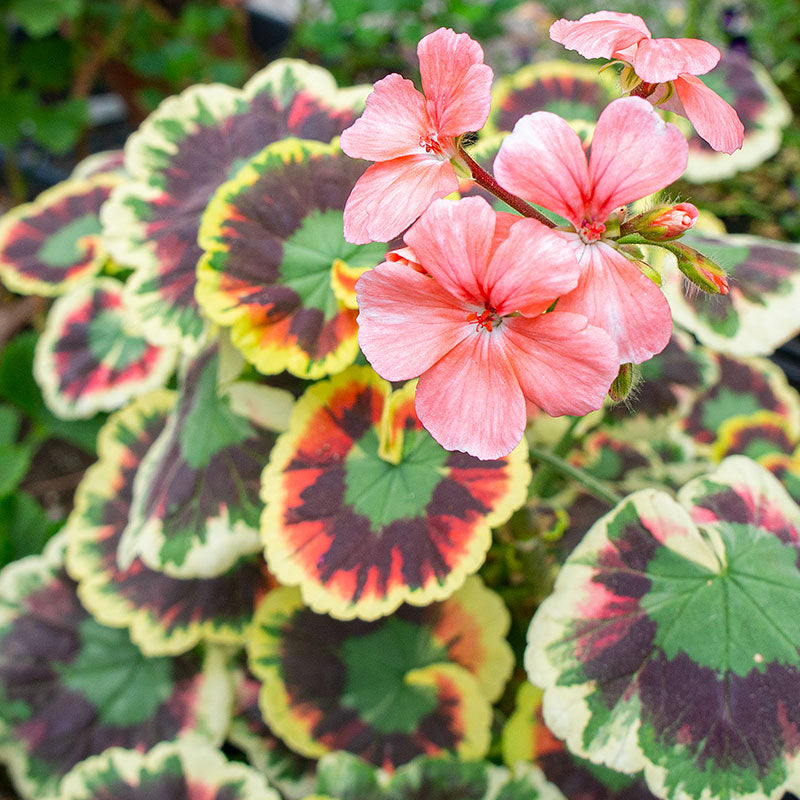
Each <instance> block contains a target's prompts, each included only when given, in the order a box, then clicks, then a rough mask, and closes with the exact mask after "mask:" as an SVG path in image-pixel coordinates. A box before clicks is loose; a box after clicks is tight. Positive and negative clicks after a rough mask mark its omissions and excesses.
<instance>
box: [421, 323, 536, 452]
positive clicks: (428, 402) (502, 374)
mask: <svg viewBox="0 0 800 800" xmlns="http://www.w3.org/2000/svg"><path fill="white" fill-rule="evenodd" d="M498 334H499V331H494V332H492V333H489V332H487V331H481V332H476V331H475V330H474V329H473V330H472V335H471V336H469V337H468V338H466V339H465V340H464V341H463V342H461V343H460V344H459V345H458V346H457V347H455V348H454V349H453V350H451V351H450V352H449V353H448V354H447V355H446V356H444V357H443V358H442V359H440V360H439V361H438V362H437V363H436V364H435V365H434V366H433V367H431V368H430V369H429V370H428V371H427V372H426V373H425V374H424V375H423V376H422V377H421V378H420V379H419V384H418V385H417V393H416V398H415V406H416V410H417V416H418V417H419V418H420V421H421V422H422V424H423V425H424V426H425V427H426V428H427V429H428V431H429V432H430V434H431V436H433V438H434V439H436V441H437V442H439V444H441V445H442V447H445V448H446V449H448V450H463V451H464V452H466V453H469V454H470V455H473V456H476V457H477V458H483V459H493V458H501V457H502V456H505V455H507V454H508V453H510V452H511V451H512V450H513V449H514V448H515V447H516V446H517V445H518V444H519V442H520V440H521V439H522V435H523V433H524V432H525V422H526V414H525V399H524V398H523V396H522V389H520V386H519V383H518V381H517V378H516V375H515V374H514V370H513V368H512V366H511V361H510V359H509V357H508V354H507V352H506V348H505V346H504V344H503V337H502V336H500V335H498Z"/></svg>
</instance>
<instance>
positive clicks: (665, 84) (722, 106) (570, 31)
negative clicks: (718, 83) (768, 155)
mask: <svg viewBox="0 0 800 800" xmlns="http://www.w3.org/2000/svg"><path fill="white" fill-rule="evenodd" d="M550 38H551V39H552V40H553V41H555V42H559V43H561V44H563V45H564V47H567V48H569V49H570V50H577V51H578V52H579V53H580V54H581V55H582V56H584V58H614V59H617V60H619V61H624V62H626V63H627V64H629V65H630V67H631V69H632V70H633V72H634V73H635V75H636V76H638V77H639V78H640V79H641V83H638V82H637V83H638V85H637V86H635V88H634V86H632V85H631V81H630V79H629V76H626V75H625V74H624V73H623V79H622V82H623V86H625V87H627V88H633V89H634V91H635V92H636V93H638V94H640V95H641V96H642V97H646V98H647V99H648V100H649V101H650V102H651V103H653V104H654V105H659V106H662V107H663V108H666V109H667V110H668V111H674V112H675V113H676V114H680V115H681V116H682V117H686V118H687V119H688V120H690V121H691V123H692V125H694V127H695V129H696V130H697V132H698V134H700V136H702V137H703V138H704V139H705V140H706V141H707V142H708V143H709V144H710V145H711V146H712V147H713V148H714V149H715V150H719V151H721V152H723V153H732V152H733V151H734V150H738V149H739V148H740V147H741V146H742V141H743V139H744V127H743V126H742V123H741V120H740V119H739V116H738V115H737V113H736V111H735V110H734V109H733V108H732V107H731V106H730V105H729V104H728V103H726V102H725V101H724V100H723V99H722V98H721V97H720V96H719V95H718V94H717V93H716V92H713V91H712V90H711V89H709V88H708V87H707V86H706V85H705V84H704V83H703V82H702V81H701V80H700V79H699V78H696V77H695V76H696V75H704V74H705V73H706V72H709V71H710V70H712V69H713V68H714V67H715V66H716V65H717V62H718V61H719V59H720V52H719V50H717V48H716V47H714V45H711V44H709V43H708V42H703V41H701V40H700V39H653V38H652V35H651V33H650V31H649V30H648V29H647V25H645V24H644V21H643V20H642V18H641V17H637V16H636V15H635V14H620V13H617V12H616V11H597V12H595V13H593V14H586V15H585V16H583V17H581V18H580V19H579V20H568V19H559V20H557V21H556V22H554V23H553V24H552V25H551V26H550Z"/></svg>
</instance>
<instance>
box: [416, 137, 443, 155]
mask: <svg viewBox="0 0 800 800" xmlns="http://www.w3.org/2000/svg"><path fill="white" fill-rule="evenodd" d="M419 146H420V147H422V148H423V149H424V150H425V152H426V153H433V154H434V155H437V156H442V155H444V146H443V145H442V144H441V142H440V141H439V137H438V135H437V134H435V133H428V134H426V135H425V136H420V137H419Z"/></svg>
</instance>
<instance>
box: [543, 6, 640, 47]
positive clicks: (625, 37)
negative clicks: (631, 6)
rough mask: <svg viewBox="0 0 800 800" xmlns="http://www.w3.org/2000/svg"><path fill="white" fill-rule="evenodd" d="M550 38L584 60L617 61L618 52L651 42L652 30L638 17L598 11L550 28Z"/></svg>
mask: <svg viewBox="0 0 800 800" xmlns="http://www.w3.org/2000/svg"><path fill="white" fill-rule="evenodd" d="M550 38H551V39H552V40H553V41H554V42H559V43H560V44H563V45H564V47H566V48H567V49H569V50H577V51H578V52H579V53H580V54H581V55H582V56H583V57H584V58H614V57H617V56H618V54H619V51H621V50H625V49H627V48H629V47H630V46H631V45H635V44H636V43H637V42H640V41H641V40H642V39H649V38H650V31H649V30H648V29H647V25H645V24H644V21H643V20H642V18H641V17H637V16H636V15H635V14H620V13H617V12H616V11H595V12H594V13H593V14H585V15H584V16H582V17H581V18H580V19H579V20H568V19H559V20H556V21H555V22H554V23H553V24H552V25H551V26H550Z"/></svg>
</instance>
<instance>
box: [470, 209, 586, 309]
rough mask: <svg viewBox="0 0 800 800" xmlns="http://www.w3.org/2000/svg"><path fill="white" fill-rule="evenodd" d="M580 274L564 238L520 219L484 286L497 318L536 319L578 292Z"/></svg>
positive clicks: (487, 274)
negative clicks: (520, 316)
mask: <svg viewBox="0 0 800 800" xmlns="http://www.w3.org/2000/svg"><path fill="white" fill-rule="evenodd" d="M580 271H581V270H580V265H579V264H578V262H577V261H576V259H575V256H574V254H573V251H572V248H571V247H570V246H569V245H568V244H566V243H565V242H564V239H563V238H562V237H561V236H559V235H558V234H556V233H553V231H551V230H550V229H549V228H548V227H547V226H545V225H542V223H541V222H537V221H536V220H534V219H521V220H518V221H517V223H516V224H515V225H514V226H513V227H512V228H511V229H510V231H509V233H508V238H507V239H506V240H505V242H503V243H502V244H501V245H500V246H499V247H498V248H497V250H496V251H495V253H494V256H493V257H492V260H491V262H490V263H489V269H488V270H487V272H486V277H485V279H484V285H485V286H486V292H487V294H488V296H489V300H490V303H491V305H492V306H493V307H494V309H495V310H496V311H497V313H498V314H501V315H505V314H513V313H514V312H515V311H519V312H520V313H522V314H524V315H525V316H536V315H537V314H542V313H543V312H544V311H545V310H546V309H547V308H548V307H549V306H550V305H551V304H552V302H553V300H555V299H556V298H557V297H559V296H560V295H562V294H564V293H566V292H569V291H571V290H572V289H574V288H575V286H576V285H577V283H578V276H579V275H580Z"/></svg>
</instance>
